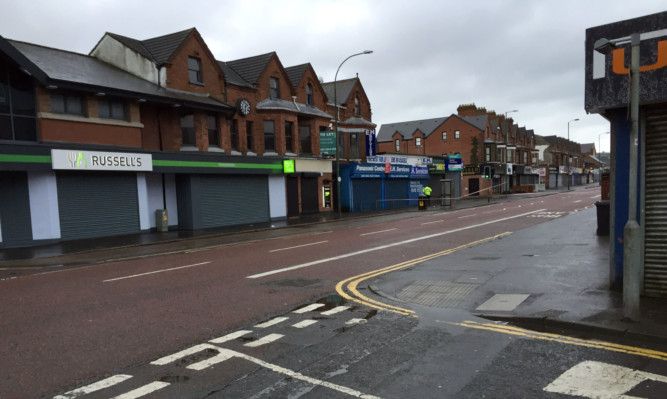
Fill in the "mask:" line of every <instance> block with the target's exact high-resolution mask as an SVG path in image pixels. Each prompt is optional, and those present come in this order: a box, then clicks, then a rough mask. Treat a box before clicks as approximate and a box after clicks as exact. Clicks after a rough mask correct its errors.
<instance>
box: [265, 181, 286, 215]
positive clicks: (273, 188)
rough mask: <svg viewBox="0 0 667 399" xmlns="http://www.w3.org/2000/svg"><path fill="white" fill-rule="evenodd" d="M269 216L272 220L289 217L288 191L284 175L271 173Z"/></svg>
mask: <svg viewBox="0 0 667 399" xmlns="http://www.w3.org/2000/svg"><path fill="white" fill-rule="evenodd" d="M269 216H270V217H271V220H275V219H286V218H287V193H286V190H285V176H283V175H269Z"/></svg>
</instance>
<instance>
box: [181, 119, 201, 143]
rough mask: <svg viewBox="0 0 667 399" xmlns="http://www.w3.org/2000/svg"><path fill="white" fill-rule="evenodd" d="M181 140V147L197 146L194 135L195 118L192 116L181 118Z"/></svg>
mask: <svg viewBox="0 0 667 399" xmlns="http://www.w3.org/2000/svg"><path fill="white" fill-rule="evenodd" d="M181 139H182V144H181V145H182V146H195V145H197V138H196V135H195V118H194V115H192V114H189V115H183V116H181Z"/></svg>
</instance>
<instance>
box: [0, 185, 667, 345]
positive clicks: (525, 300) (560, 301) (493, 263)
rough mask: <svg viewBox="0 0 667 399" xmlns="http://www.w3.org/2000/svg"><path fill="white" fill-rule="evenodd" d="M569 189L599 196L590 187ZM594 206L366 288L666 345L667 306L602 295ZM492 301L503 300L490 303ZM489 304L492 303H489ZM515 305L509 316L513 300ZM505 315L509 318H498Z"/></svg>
mask: <svg viewBox="0 0 667 399" xmlns="http://www.w3.org/2000/svg"><path fill="white" fill-rule="evenodd" d="M573 189H577V190H582V189H599V186H597V185H589V186H583V187H573ZM553 194H555V192H553V191H549V192H541V193H534V194H523V195H521V194H515V195H507V196H497V197H494V198H493V199H492V201H491V202H492V203H499V202H507V201H512V200H514V199H518V198H526V197H539V196H545V195H553ZM489 202H490V201H489V200H488V199H486V198H472V199H465V200H459V201H456V203H455V205H454V207H452V208H442V207H440V206H433V207H431V208H429V209H428V210H417V209H400V210H396V211H384V212H377V213H363V214H358V213H357V214H350V213H344V214H343V215H341V216H342V217H341V218H339V217H338V215H337V214H336V213H335V212H330V213H321V214H318V215H311V216H301V217H300V218H297V219H288V220H284V221H278V222H272V223H265V224H255V225H246V226H234V227H230V228H222V229H214V230H206V231H197V232H179V231H170V232H167V233H157V232H150V233H144V234H136V235H131V236H122V237H107V238H98V239H91V240H80V241H70V242H63V243H57V244H51V245H44V246H40V247H32V248H15V249H2V250H1V251H0V279H6V278H14V277H19V276H21V275H23V274H28V273H33V272H38V271H44V270H45V269H46V270H50V269H57V268H64V267H76V266H78V265H90V264H95V263H104V262H109V261H114V260H120V259H133V258H141V257H149V256H154V255H156V254H161V253H165V252H168V251H186V250H197V249H201V248H207V247H212V246H220V245H227V244H231V243H235V242H243V241H247V240H251V239H267V238H273V237H280V236H284V235H288V234H294V230H295V229H303V228H304V227H309V230H308V232H311V231H313V229H321V230H332V229H340V228H347V227H352V226H359V225H364V224H370V223H377V222H382V221H389V220H398V219H405V218H411V217H415V216H419V215H420V214H421V213H422V212H433V211H437V212H442V211H443V210H449V209H451V210H455V209H463V208H469V207H474V206H483V205H487V204H488V203H489ZM596 229H597V214H596V209H595V207H592V208H589V209H586V210H584V211H581V212H577V213H574V214H571V215H568V216H564V217H558V218H554V219H553V220H550V221H548V222H546V223H541V224H539V225H537V226H534V227H531V228H528V229H524V230H521V231H517V232H514V233H513V234H510V235H508V236H506V237H503V238H502V239H497V240H494V241H492V242H488V243H485V244H483V245H478V246H475V247H473V248H468V249H466V250H462V251H458V252H455V253H453V254H450V255H447V256H445V257H441V258H437V259H434V260H431V261H427V262H423V263H421V264H418V265H416V266H414V267H412V268H410V269H409V270H410V273H409V277H406V276H405V273H392V274H388V275H385V276H384V277H383V278H382V279H378V280H376V281H373V282H372V283H370V284H371V288H372V289H373V290H374V291H375V292H376V293H377V294H379V295H380V296H383V297H384V298H385V300H386V301H396V302H397V303H406V302H408V303H411V304H413V305H414V306H417V307H422V308H424V309H426V308H428V307H429V306H430V305H429V304H424V303H420V299H419V298H417V297H415V296H414V295H413V296H411V294H410V289H412V290H413V292H414V289H415V284H422V287H417V288H419V289H422V290H429V289H436V288H434V287H437V285H438V284H442V283H443V282H444V283H454V284H458V286H457V288H463V289H464V291H465V288H466V286H465V285H466V284H472V286H471V287H469V288H470V289H469V290H468V291H469V293H467V294H461V295H459V297H456V298H453V300H454V305H451V304H449V305H447V306H454V307H456V308H457V309H460V310H464V311H467V312H470V313H473V314H475V315H479V316H483V317H485V318H490V319H499V320H506V321H512V322H516V323H523V324H532V325H534V326H535V327H537V328H543V329H545V328H548V327H549V326H551V325H555V326H569V327H572V328H577V329H579V330H580V331H582V332H587V331H588V332H591V333H593V332H594V331H596V330H597V329H602V330H604V331H606V332H611V333H614V334H619V335H639V336H642V337H645V338H655V339H658V340H663V342H664V340H665V339H667V306H666V305H667V299H664V298H659V299H658V298H642V299H641V319H640V320H634V321H633V320H627V319H625V318H624V317H623V308H622V294H621V293H620V292H617V291H611V290H610V289H609V285H610V284H609V238H608V237H599V236H597V235H596ZM496 294H500V295H507V296H500V297H496V296H495V295H496ZM487 300H491V302H487ZM515 300H516V301H518V303H517V304H516V306H515V307H512V301H515ZM503 306H505V307H506V309H509V310H499V309H503Z"/></svg>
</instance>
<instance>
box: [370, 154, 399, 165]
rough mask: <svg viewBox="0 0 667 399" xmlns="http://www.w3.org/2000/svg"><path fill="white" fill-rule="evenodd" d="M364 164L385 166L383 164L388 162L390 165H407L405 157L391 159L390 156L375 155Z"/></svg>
mask: <svg viewBox="0 0 667 399" xmlns="http://www.w3.org/2000/svg"><path fill="white" fill-rule="evenodd" d="M366 162H368V163H381V164H385V163H387V162H389V163H391V164H399V165H409V162H408V158H407V157H392V156H385V155H376V156H373V157H367V158H366Z"/></svg>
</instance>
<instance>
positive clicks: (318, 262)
mask: <svg viewBox="0 0 667 399" xmlns="http://www.w3.org/2000/svg"><path fill="white" fill-rule="evenodd" d="M543 211H546V209H538V210H536V211H532V212H526V213H522V214H520V215H514V216H508V217H506V218H501V219H495V220H490V221H488V222H484V223H479V224H475V225H472V226H466V227H460V228H458V229H454V230H447V231H443V232H440V233H435V234H430V235H427V236H422V237H416V238H411V239H409V240H405V241H399V242H395V243H393V244H387V245H380V246H379V247H373V248H367V249H362V250H360V251H355V252H348V253H346V254H342V255H338V256H334V257H331V258H325V259H319V260H314V261H312V262H307V263H302V264H300V265H295V266H289V267H284V268H282V269H276V270H271V271H268V272H264V273H258V274H253V275H252V276H248V277H246V278H261V277H266V276H271V275H274V274H278V273H284V272H288V271H292V270H297V269H303V268H305V267H310V266H315V265H319V264H322V263H327V262H332V261H335V260H340V259H345V258H349V257H352V256H357V255H363V254H367V253H369V252H375V251H380V250H383V249H387V248H391V247H397V246H400V245H405V244H410V243H413V242H417V241H422V240H428V239H431V238H435V237H440V236H444V235H446V234H452V233H457V232H459V231H464V230H470V229H474V228H476V227H482V226H487V225H490V224H493V223H498V222H504V221H505V220H510V219H516V218H520V217H524V216H527V215H532V214H533V213H537V212H543Z"/></svg>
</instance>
